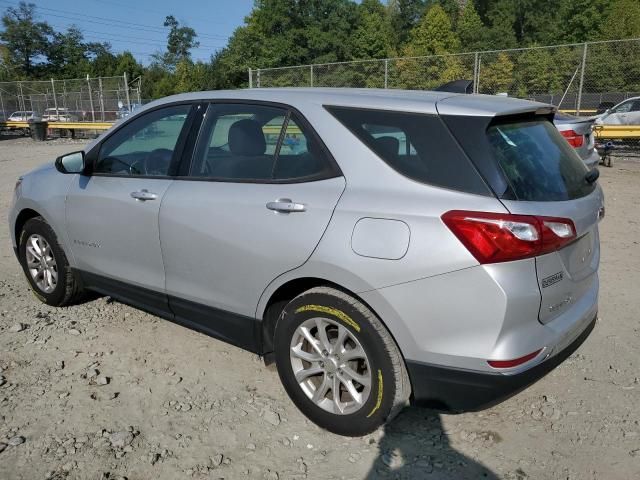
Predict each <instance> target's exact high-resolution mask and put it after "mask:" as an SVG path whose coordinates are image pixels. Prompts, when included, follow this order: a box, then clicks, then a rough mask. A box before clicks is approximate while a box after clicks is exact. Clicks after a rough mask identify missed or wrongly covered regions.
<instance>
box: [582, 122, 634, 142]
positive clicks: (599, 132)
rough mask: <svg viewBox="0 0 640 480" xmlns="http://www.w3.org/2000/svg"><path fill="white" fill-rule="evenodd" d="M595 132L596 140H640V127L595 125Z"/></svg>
mask: <svg viewBox="0 0 640 480" xmlns="http://www.w3.org/2000/svg"><path fill="white" fill-rule="evenodd" d="M593 131H594V133H595V134H596V138H603V139H638V140H640V125H594V127H593Z"/></svg>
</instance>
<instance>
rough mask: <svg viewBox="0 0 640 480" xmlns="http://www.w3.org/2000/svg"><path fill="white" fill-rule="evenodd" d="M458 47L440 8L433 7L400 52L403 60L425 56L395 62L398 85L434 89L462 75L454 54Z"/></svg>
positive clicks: (457, 42) (438, 6)
mask: <svg viewBox="0 0 640 480" xmlns="http://www.w3.org/2000/svg"><path fill="white" fill-rule="evenodd" d="M459 48H460V42H459V40H458V37H457V36H456V34H455V33H454V32H453V29H452V26H451V20H450V19H449V16H448V15H447V12H445V11H444V9H443V8H442V7H441V6H440V5H438V4H436V5H433V6H432V7H431V8H429V10H427V12H426V13H425V15H424V16H423V17H422V19H421V20H420V23H419V24H418V25H417V26H416V27H415V28H414V29H413V30H412V31H411V35H410V36H409V42H408V43H407V44H406V46H405V47H404V50H403V55H405V56H407V57H427V58H418V59H407V60H398V67H399V69H400V84H401V85H403V86H405V87H407V88H435V87H437V86H439V85H441V84H442V83H445V82H447V81H450V80H456V79H460V78H462V77H463V76H465V74H466V72H465V71H464V69H463V66H462V64H461V61H460V59H459V58H458V57H455V56H449V55H447V54H450V53H455V52H457V51H458V49H459Z"/></svg>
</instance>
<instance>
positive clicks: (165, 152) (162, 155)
mask: <svg viewBox="0 0 640 480" xmlns="http://www.w3.org/2000/svg"><path fill="white" fill-rule="evenodd" d="M172 157H173V150H169V149H168V148H157V149H155V150H153V151H151V152H150V153H149V155H147V156H146V157H145V158H144V160H142V161H141V162H140V166H141V167H142V171H143V173H144V174H145V175H154V176H160V177H162V176H165V175H168V174H169V166H170V165H171V159H172Z"/></svg>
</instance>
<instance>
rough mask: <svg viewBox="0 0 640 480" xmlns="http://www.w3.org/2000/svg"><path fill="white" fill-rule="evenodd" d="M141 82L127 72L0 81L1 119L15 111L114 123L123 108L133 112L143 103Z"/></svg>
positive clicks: (69, 119) (82, 120) (83, 120)
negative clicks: (100, 75) (103, 75)
mask: <svg viewBox="0 0 640 480" xmlns="http://www.w3.org/2000/svg"><path fill="white" fill-rule="evenodd" d="M140 81H141V80H140V78H137V79H134V80H133V81H131V82H130V81H129V80H128V78H127V75H126V74H125V75H123V76H119V77H99V78H89V77H87V78H81V79H71V80H54V79H51V80H37V81H32V80H25V81H17V82H0V121H2V120H7V119H9V117H10V116H11V115H12V114H13V113H15V112H33V116H34V117H36V118H41V117H43V116H45V117H46V116H47V115H48V116H49V117H50V118H51V117H54V118H53V119H58V120H65V121H80V122H112V121H114V120H116V118H117V117H118V115H119V114H120V113H122V112H123V111H131V110H132V109H133V108H134V106H135V105H136V104H140V103H141V99H140ZM56 112H57V113H56ZM16 117H19V115H16ZM25 119H26V118H25Z"/></svg>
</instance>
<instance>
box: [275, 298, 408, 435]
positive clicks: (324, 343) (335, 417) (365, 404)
mask: <svg viewBox="0 0 640 480" xmlns="http://www.w3.org/2000/svg"><path fill="white" fill-rule="evenodd" d="M274 345H275V356H276V364H277V367H278V373H279V375H280V379H281V380H282V383H283V385H284V387H285V389H286V391H287V393H288V394H289V396H290V397H291V400H293V402H294V403H295V404H296V406H297V407H298V408H299V409H300V410H301V411H302V412H303V413H304V414H305V415H306V416H307V417H308V418H309V419H310V420H312V421H313V422H314V423H316V424H317V425H319V426H320V427H322V428H325V429H326V430H329V431H331V432H333V433H337V434H339V435H348V436H360V435H365V434H367V433H370V432H372V431H373V430H375V429H376V428H378V427H379V426H381V425H382V424H384V423H385V422H387V421H388V420H390V419H392V418H393V417H394V416H395V415H396V414H397V413H399V412H400V410H401V409H402V408H403V407H404V406H405V405H406V404H407V402H408V399H409V395H410V394H411V387H410V384H409V377H408V375H407V371H406V368H405V365H404V360H403V359H402V356H401V354H400V351H399V350H398V347H397V345H396V343H395V341H394V340H393V338H392V337H391V334H390V333H389V332H388V331H387V329H386V328H385V326H384V325H383V324H382V322H380V320H379V319H378V318H377V317H376V316H375V314H373V312H371V311H370V310H369V309H368V308H367V307H366V306H365V305H364V304H362V303H361V302H359V301H358V300H356V299H355V298H353V297H351V296H350V295H347V294H346V293H344V292H342V291H340V290H336V289H334V288H329V287H317V288H313V289H311V290H308V291H306V292H304V293H302V294H301V295H299V296H297V297H296V298H294V299H293V300H292V301H291V302H289V303H288V304H287V306H286V307H285V308H284V310H283V313H282V315H281V316H280V319H279V320H278V324H277V326H276V332H275V340H274Z"/></svg>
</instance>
